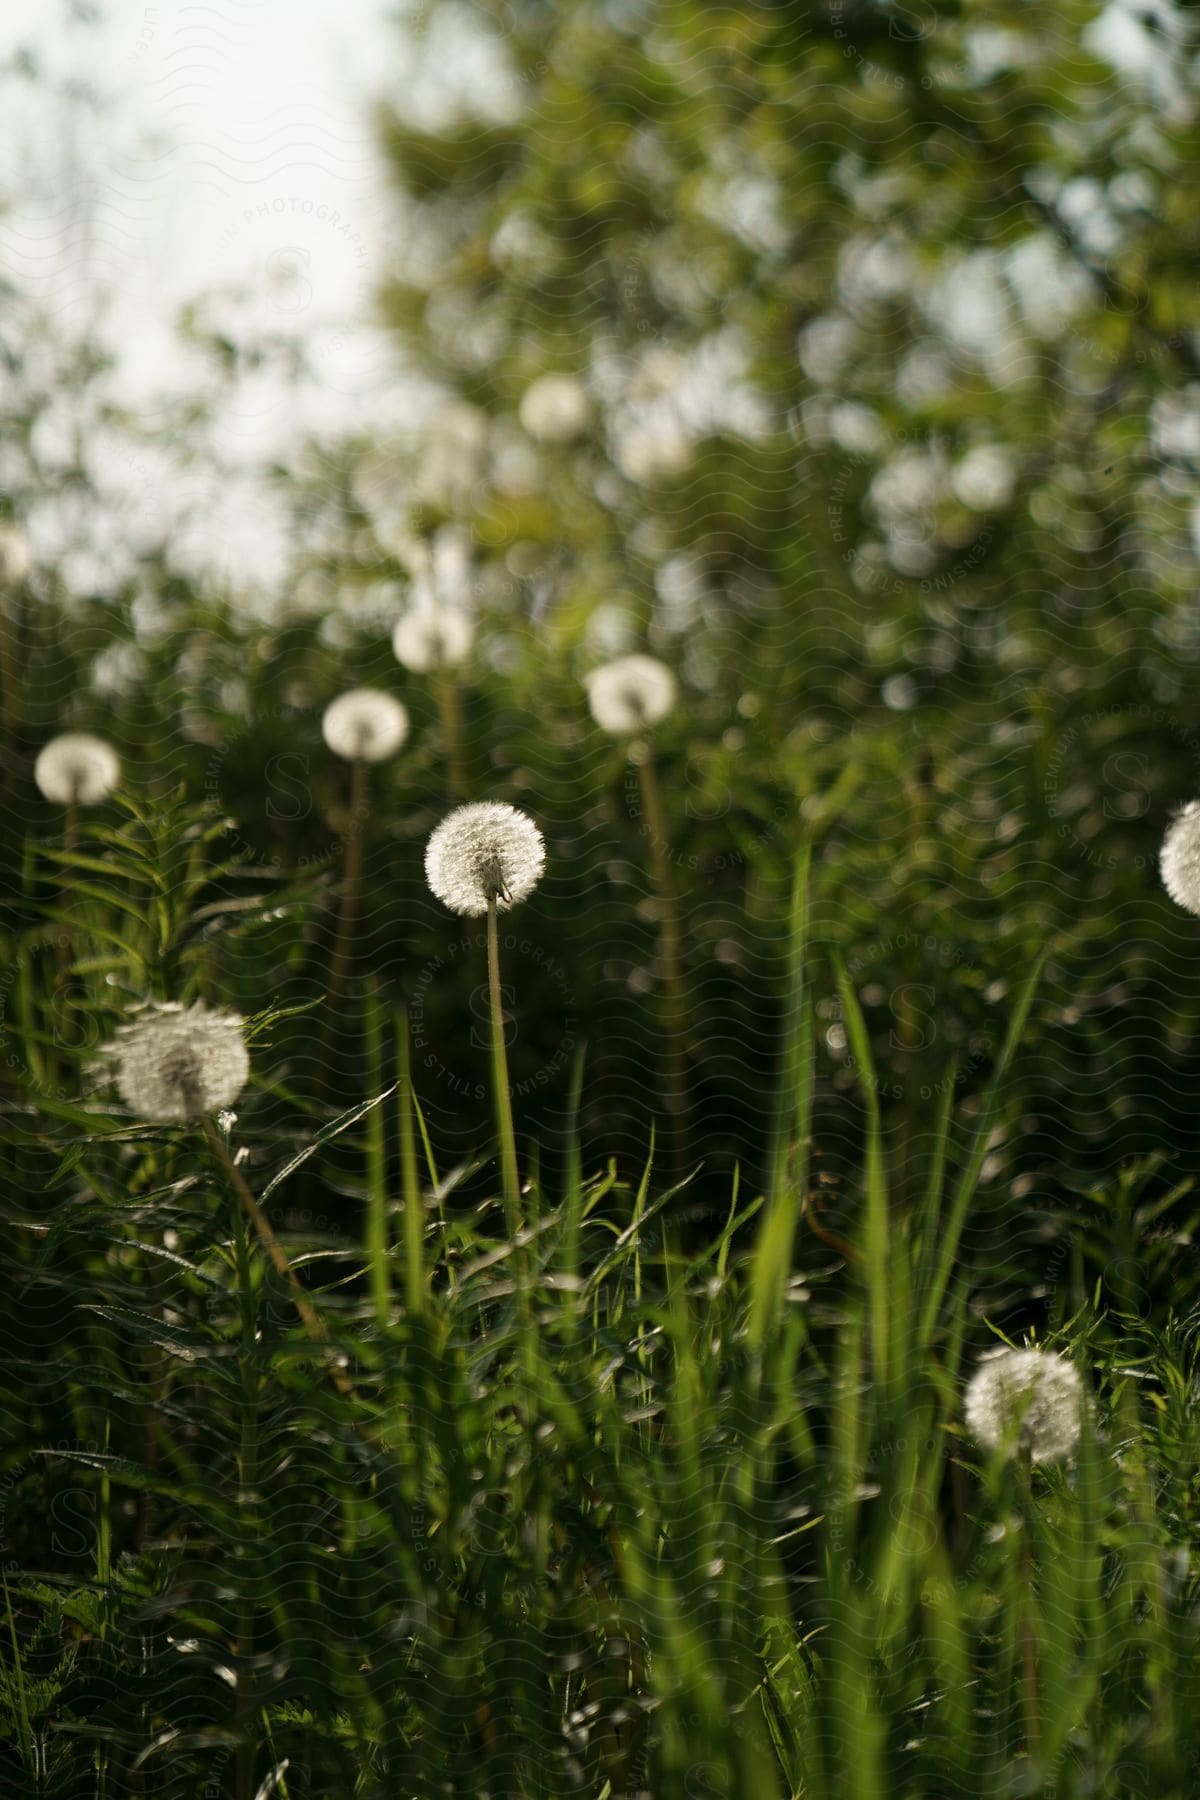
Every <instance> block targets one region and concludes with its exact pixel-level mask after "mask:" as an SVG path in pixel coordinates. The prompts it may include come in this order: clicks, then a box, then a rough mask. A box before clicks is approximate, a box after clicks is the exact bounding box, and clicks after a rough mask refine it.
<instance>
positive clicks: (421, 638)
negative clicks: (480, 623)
mask: <svg viewBox="0 0 1200 1800" xmlns="http://www.w3.org/2000/svg"><path fill="white" fill-rule="evenodd" d="M473 637H474V633H473V632H472V630H471V621H470V619H468V617H467V615H466V613H464V612H463V611H461V610H460V608H458V607H457V606H443V605H441V604H440V602H438V601H432V602H429V603H427V604H426V605H424V606H416V607H414V608H413V610H412V611H411V612H407V613H405V615H404V617H403V618H402V619H398V620H397V621H396V629H395V630H394V631H393V633H392V651H393V654H394V655H395V658H396V661H397V662H398V663H403V665H404V667H405V668H406V669H411V670H412V671H413V672H414V674H417V675H427V674H428V673H429V672H430V670H431V669H445V668H451V667H452V666H453V665H454V664H455V663H460V662H462V660H463V658H464V657H465V656H466V654H467V652H468V651H469V650H470V648H471V643H472V639H473Z"/></svg>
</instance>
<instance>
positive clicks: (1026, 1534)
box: [1020, 1452, 1042, 1756]
mask: <svg viewBox="0 0 1200 1800" xmlns="http://www.w3.org/2000/svg"><path fill="white" fill-rule="evenodd" d="M1020 1465H1021V1489H1022V1493H1023V1496H1024V1500H1025V1509H1024V1510H1025V1517H1024V1519H1023V1520H1022V1522H1021V1588H1022V1594H1021V1602H1020V1607H1021V1685H1022V1690H1023V1696H1024V1701H1025V1742H1026V1747H1027V1749H1028V1751H1029V1754H1030V1756H1036V1755H1037V1754H1038V1749H1039V1746H1040V1743H1041V1735H1042V1733H1041V1723H1040V1720H1039V1717H1038V1683H1037V1637H1036V1634H1035V1631H1034V1622H1033V1552H1032V1549H1031V1545H1030V1533H1031V1531H1032V1529H1033V1481H1032V1475H1031V1468H1030V1459H1029V1455H1028V1452H1022V1454H1021V1457H1020Z"/></svg>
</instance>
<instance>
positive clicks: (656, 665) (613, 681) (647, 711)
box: [586, 655, 676, 737]
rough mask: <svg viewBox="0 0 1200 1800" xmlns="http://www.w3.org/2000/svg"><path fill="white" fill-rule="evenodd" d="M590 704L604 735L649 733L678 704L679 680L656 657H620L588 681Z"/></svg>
mask: <svg viewBox="0 0 1200 1800" xmlns="http://www.w3.org/2000/svg"><path fill="white" fill-rule="evenodd" d="M586 685H587V694H588V704H589V706H590V707H591V709H592V717H593V718H594V719H595V721H596V723H597V725H599V726H600V728H601V730H602V731H608V732H611V733H612V735H613V736H614V737H624V736H626V735H628V734H629V733H631V732H635V731H648V730H649V729H650V727H651V726H653V725H657V724H658V722H659V720H660V719H665V718H666V716H667V714H668V713H669V712H670V711H671V708H672V707H673V706H674V704H675V694H676V687H675V677H674V675H672V673H671V671H670V669H668V667H667V665H666V664H665V663H661V662H659V661H658V658H657V657H654V656H641V655H636V656H620V657H618V658H617V659H616V661H615V662H610V663H605V664H604V666H603V668H600V669H596V670H594V671H593V672H592V674H590V675H589V676H588V677H587V678H586Z"/></svg>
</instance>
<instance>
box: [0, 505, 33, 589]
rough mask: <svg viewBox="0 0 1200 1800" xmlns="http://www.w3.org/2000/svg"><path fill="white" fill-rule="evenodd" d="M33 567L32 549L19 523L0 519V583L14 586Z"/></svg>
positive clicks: (22, 579)
mask: <svg viewBox="0 0 1200 1800" xmlns="http://www.w3.org/2000/svg"><path fill="white" fill-rule="evenodd" d="M32 568H33V549H32V546H31V545H30V542H29V538H28V536H27V535H26V533H25V531H24V529H23V528H22V527H21V526H20V525H15V524H14V523H13V521H12V520H11V519H5V520H0V583H2V584H3V585H4V586H5V587H16V586H17V584H18V582H22V581H24V579H25V577H26V576H27V575H28V574H29V572H30V570H31V569H32Z"/></svg>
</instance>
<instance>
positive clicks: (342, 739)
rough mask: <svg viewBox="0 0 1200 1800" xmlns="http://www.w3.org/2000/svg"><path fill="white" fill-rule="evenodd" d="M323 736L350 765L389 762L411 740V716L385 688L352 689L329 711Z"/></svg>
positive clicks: (326, 709)
mask: <svg viewBox="0 0 1200 1800" xmlns="http://www.w3.org/2000/svg"><path fill="white" fill-rule="evenodd" d="M321 733H322V736H323V737H324V739H325V742H326V743H327V744H328V745H329V748H330V749H331V750H332V751H333V753H334V755H335V756H343V757H345V759H346V761H347V762H369V763H377V762H386V761H387V759H388V757H389V756H394V755H395V754H396V751H397V750H399V748H400V746H401V745H402V744H403V743H404V741H405V739H406V738H407V737H408V713H407V711H406V709H405V708H404V707H403V706H401V704H400V702H399V701H398V700H394V699H393V698H392V696H391V694H385V693H384V692H383V690H382V689H381V688H365V687H364V688H351V689H350V690H349V692H348V693H345V694H339V695H338V697H337V699H336V700H331V701H330V703H329V705H328V706H327V707H326V708H325V713H324V717H323V718H322V720H321Z"/></svg>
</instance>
